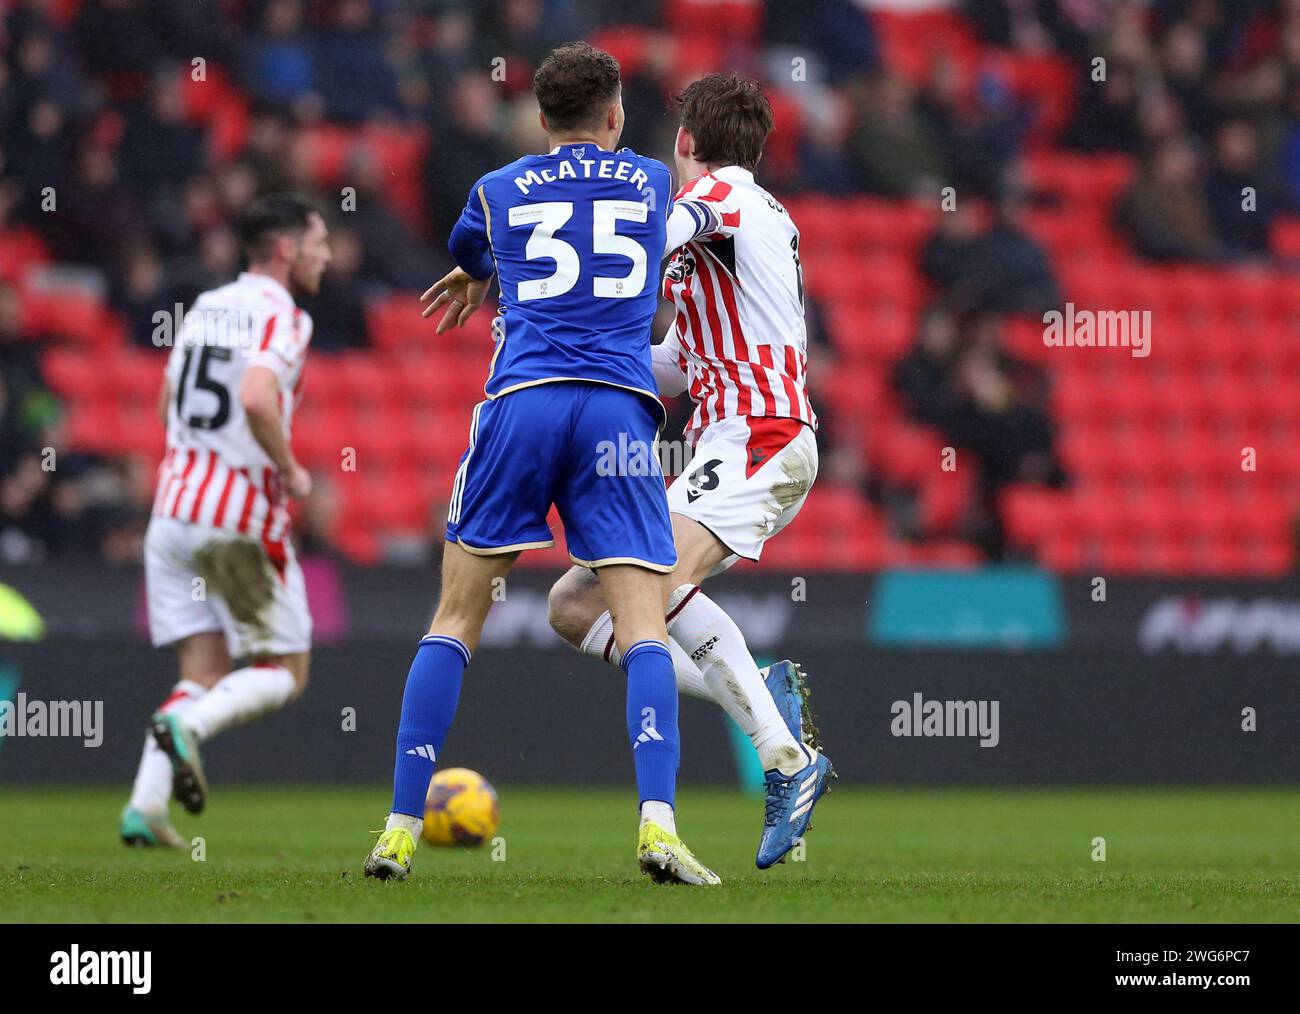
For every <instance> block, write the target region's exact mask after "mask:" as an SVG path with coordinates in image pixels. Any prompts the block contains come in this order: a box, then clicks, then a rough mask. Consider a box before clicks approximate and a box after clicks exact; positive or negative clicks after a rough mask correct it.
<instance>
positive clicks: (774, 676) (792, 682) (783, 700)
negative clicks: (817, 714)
mask: <svg viewBox="0 0 1300 1014" xmlns="http://www.w3.org/2000/svg"><path fill="white" fill-rule="evenodd" d="M760 672H762V673H763V682H764V683H765V684H766V685H767V690H768V693H770V694H771V695H772V700H773V701H775V702H776V710H777V711H779V712H780V713H781V717H782V718H784V719H785V724H786V727H787V728H788V729H789V730H790V735H792V736H794V738H795V739H797V740H799V741H800V742H803V743H807V744H808V745H809V746H810V747H812V748H813V749H814V750H817V751H820V750H821V748H822V747H821V736H820V735H819V734H818V732H817V726H816V724H815V723H814V722H813V716H812V709H811V708H810V707H809V703H808V702H809V693H808V681H807V678H806V676H805V674H804V671H803V667H802V666H800V665H799V663H798V662H791V661H789V660H788V659H787V660H785V661H783V662H776V663H773V664H772V665H770V666H768V668H767V669H766V670H760Z"/></svg>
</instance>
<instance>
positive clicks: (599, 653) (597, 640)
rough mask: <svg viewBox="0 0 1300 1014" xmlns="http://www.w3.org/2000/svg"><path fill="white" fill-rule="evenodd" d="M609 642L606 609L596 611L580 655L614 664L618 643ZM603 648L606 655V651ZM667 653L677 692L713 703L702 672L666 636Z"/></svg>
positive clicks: (611, 629) (617, 659) (610, 626)
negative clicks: (670, 656)
mask: <svg viewBox="0 0 1300 1014" xmlns="http://www.w3.org/2000/svg"><path fill="white" fill-rule="evenodd" d="M613 641H614V619H613V617H612V616H610V615H609V610H608V609H607V610H605V612H603V613H601V614H600V618H599V619H597V620H596V622H595V623H593V624H592V626H591V629H590V630H589V631H587V636H586V637H584V638H583V639H582V647H581V648H580V649H579V650H580V651H581V652H582V653H583V654H584V655H590V656H591V657H592V658H598V659H600V660H601V661H602V662H608V663H609V664H610V665H612V666H617V665H618V664H619V663H620V662H621V661H622V660H623V653H622V652H621V651H619V650H618V645H617V644H614V643H613ZM607 651H608V653H609V654H608V655H607V654H606V652H607ZM668 653H669V654H670V655H672V657H673V672H674V673H675V674H676V676H677V690H678V692H680V693H683V694H685V695H686V696H687V697H695V698H697V699H699V700H701V701H714V703H717V699H716V698H715V697H714V696H713V691H712V690H710V689H709V687H708V684H706V683H705V682H704V674H703V673H701V672H700V669H699V666H697V665H696V664H695V663H694V662H692V661H691V660H690V657H689V656H688V655H687V654H686V652H684V651H682V647H681V645H680V644H678V643H677V642H676V641H674V640H673V639H672V638H671V637H670V638H669V639H668Z"/></svg>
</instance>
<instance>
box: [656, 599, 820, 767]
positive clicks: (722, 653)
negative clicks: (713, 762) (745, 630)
mask: <svg viewBox="0 0 1300 1014" xmlns="http://www.w3.org/2000/svg"><path fill="white" fill-rule="evenodd" d="M668 606H669V609H668V616H669V617H670V618H669V620H668V633H669V634H670V635H671V636H672V639H673V640H674V641H676V642H677V643H678V644H680V645H681V646H682V649H683V651H684V652H685V653H686V655H687V656H688V657H689V658H690V660H691V661H692V662H694V663H695V664H696V665H697V666H698V667H699V669H700V672H702V673H703V674H704V682H705V683H706V684H707V685H708V687H709V690H711V691H712V693H713V699H714V700H716V701H717V702H718V703H719V704H721V705H722V707H723V709H724V710H725V711H726V712H727V714H729V715H730V716H731V717H732V718H733V719H734V720H735V722H736V724H737V725H739V726H740V728H741V730H742V731H743V732H744V733H745V735H747V736H748V737H749V739H750V742H752V743H753V744H754V749H755V750H757V751H758V759H759V761H760V762H761V763H762V765H763V770H764V771H770V770H772V769H773V768H776V769H777V770H779V771H780V772H781V773H782V774H784V775H792V774H795V773H796V772H798V771H800V770H802V769H803V768H804V767H806V766H807V764H808V759H807V755H806V754H805V753H804V750H803V747H802V746H800V744H799V741H798V740H796V739H795V738H794V736H792V735H791V734H790V730H789V728H788V727H787V726H786V724H785V720H784V719H783V718H782V717H781V712H779V711H778V710H777V709H776V702H775V701H773V700H772V695H771V694H770V693H769V692H768V689H767V686H766V685H765V684H764V683H763V676H762V674H761V673H760V672H759V671H758V666H757V665H756V664H755V662H754V658H753V656H752V655H750V653H749V646H748V645H747V644H746V643H745V635H744V634H742V633H741V632H740V628H739V627H737V626H736V624H735V622H734V621H733V620H732V618H731V617H730V616H728V615H727V614H726V612H724V611H723V609H722V608H721V607H720V606H719V605H718V604H717V603H716V602H714V601H713V600H712V599H710V598H709V597H708V596H707V595H705V594H704V593H703V592H702V591H700V589H699V587H698V586H696V585H689V584H684V585H682V586H681V587H679V588H678V589H676V590H675V591H674V592H673V594H672V597H671V598H670V599H669V601H668Z"/></svg>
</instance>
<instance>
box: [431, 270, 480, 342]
mask: <svg viewBox="0 0 1300 1014" xmlns="http://www.w3.org/2000/svg"><path fill="white" fill-rule="evenodd" d="M490 281H492V279H490V278H484V279H478V278H474V277H473V276H471V275H468V274H466V273H465V272H464V271H462V270H461V269H460V268H455V269H454V270H453V271H452V272H451V273H450V274H447V275H445V276H444V277H442V278H440V279H439V280H438V281H436V282H434V283H433V285H431V286H429V288H428V289H427V290H426V291H425V293H424V295H423V296H421V297H420V302H421V303H424V302H427V301H428V300H429V299H430V298H432V299H433V302H432V303H429V305H428V306H426V307H425V308H424V312H423V313H422V314H420V316H422V317H430V316H432V315H433V313H434V311H436V310H437V309H438V307H440V306H444V305H445V306H446V307H447V312H446V313H444V314H443V315H442V320H440V321H439V322H438V327H437V330H436V332H435V333H436V334H442V333H443V332H445V331H449V330H450V329H451V328H453V327H464V326H465V321H467V320H469V319H470V317H471V316H473V314H474V311H475V310H477V309H478V308H479V307H480V306H482V305H483V300H484V299H486V298H487V291H488V283H489V282H490ZM434 293H437V295H436V296H435V295H434Z"/></svg>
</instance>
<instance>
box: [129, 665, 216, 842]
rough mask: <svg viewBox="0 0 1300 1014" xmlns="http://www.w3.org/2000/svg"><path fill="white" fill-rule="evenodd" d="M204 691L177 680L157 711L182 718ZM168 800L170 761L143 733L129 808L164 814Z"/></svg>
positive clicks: (149, 737) (170, 775)
mask: <svg viewBox="0 0 1300 1014" xmlns="http://www.w3.org/2000/svg"><path fill="white" fill-rule="evenodd" d="M207 692H208V688H207V687H205V686H203V685H202V684H201V683H195V682H194V681H193V680H181V681H180V682H179V683H177V684H176V686H175V687H173V688H172V692H171V695H170V696H169V697H168V698H167V700H166V702H164V703H163V705H162V707H160V708H159V709H158V710H159V711H165V712H167V713H168V714H172V715H183V714H185V712H187V711H188V710H189V709H190V708H191V707H193V706H194V704H195V703H196V702H197V701H199V700H200V699H201V698H202V697H203V696H204V695H205V694H207ZM171 798H172V762H171V761H170V760H169V759H168V757H167V755H166V754H165V753H163V752H162V750H161V749H159V747H158V744H157V742H155V741H154V738H153V734H152V733H150V732H146V733H145V734H144V750H143V751H142V752H141V753H140V766H139V767H138V768H137V769H136V772H135V784H134V785H133V786H132V787H131V802H130V805H131V806H132V807H133V808H134V809H136V810H139V811H140V812H141V813H146V814H149V815H150V816H151V817H161V816H166V814H167V804H168V802H169V801H170V800H171Z"/></svg>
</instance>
